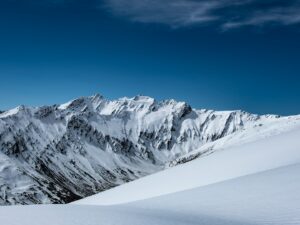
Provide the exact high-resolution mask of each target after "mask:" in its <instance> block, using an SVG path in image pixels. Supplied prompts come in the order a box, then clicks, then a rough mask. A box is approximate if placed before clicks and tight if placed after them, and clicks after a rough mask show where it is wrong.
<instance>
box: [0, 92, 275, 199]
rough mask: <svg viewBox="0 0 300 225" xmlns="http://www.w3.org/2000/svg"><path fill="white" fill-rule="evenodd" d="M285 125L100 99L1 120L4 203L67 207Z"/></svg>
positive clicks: (18, 112)
mask: <svg viewBox="0 0 300 225" xmlns="http://www.w3.org/2000/svg"><path fill="white" fill-rule="evenodd" d="M279 120H280V118H277V116H259V115H255V114H250V113H246V112H242V111H222V112H218V111H213V110H205V109H201V110H196V109H192V107H191V106H190V105H189V104H187V103H185V102H177V101H175V100H165V101H156V100H155V99H153V98H151V97H147V96H135V97H133V98H120V99H117V100H107V99H105V98H104V97H103V96H101V95H99V94H97V95H93V96H90V97H81V98H78V99H75V100H72V101H70V102H67V103H65V104H61V105H52V106H42V107H25V106H20V107H17V108H15V109H12V110H8V111H6V112H3V113H2V114H0V159H1V163H0V191H1V192H0V193H1V194H0V204H20V203H21V204H31V203H65V202H70V201H72V200H75V199H80V198H82V197H86V196H88V195H91V194H94V193H97V192H99V191H103V190H106V189H109V188H111V187H114V186H116V185H119V184H122V183H124V182H128V181H131V180H134V179H137V178H139V177H142V176H145V175H147V174H150V173H153V172H156V171H158V170H162V169H164V168H165V167H166V165H169V163H170V162H172V161H174V160H175V159H177V158H178V157H182V156H184V155H185V154H187V153H189V152H192V151H193V150H195V149H198V148H199V147H201V146H204V145H205V144H207V143H211V142H214V141H216V140H219V139H221V138H223V137H226V136H228V135H231V134H234V133H236V132H240V131H243V130H247V129H250V128H253V127H256V126H262V125H267V124H270V123H273V122H276V121H279Z"/></svg>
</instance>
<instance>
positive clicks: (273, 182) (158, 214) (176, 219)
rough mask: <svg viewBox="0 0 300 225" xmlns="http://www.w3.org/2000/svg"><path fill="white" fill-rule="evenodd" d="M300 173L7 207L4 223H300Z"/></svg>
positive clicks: (291, 169) (1, 211) (1, 216)
mask: <svg viewBox="0 0 300 225" xmlns="http://www.w3.org/2000/svg"><path fill="white" fill-rule="evenodd" d="M299 174H300V164H295V165H290V166H287V167H281V168H278V169H273V170H268V171H265V172H261V173H257V174H253V175H249V176H244V177H241V178H236V179H233V180H229V181H225V182H221V183H217V184H212V185H208V186H205V187H199V188H196V189H193V190H188V191H184V192H178V193H174V194H171V195H165V196H160V197H158V198H154V199H148V200H143V201H139V202H135V203H131V204H125V205H114V206H88V205H70V204H69V205H45V206H42V205H39V206H6V207H1V208H0V224H5V225H20V224H23V225H41V224H43V225H83V224H84V225H153V224H156V225H170V224H172V225H173V224H174V225H187V224H199V225H258V224H260V225H287V224H289V225H292V224H293V225H296V224H300V178H299ZM141 191H142V190H141ZM124 194H125V193H124Z"/></svg>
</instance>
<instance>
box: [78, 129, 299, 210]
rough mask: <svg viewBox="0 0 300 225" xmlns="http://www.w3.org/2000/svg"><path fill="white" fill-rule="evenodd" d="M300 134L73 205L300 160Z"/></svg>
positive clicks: (121, 199)
mask: <svg viewBox="0 0 300 225" xmlns="http://www.w3.org/2000/svg"><path fill="white" fill-rule="evenodd" d="M299 137H300V128H299V127H298V128H295V129H294V130H292V131H289V132H286V133H282V134H279V135H275V136H272V137H268V138H265V139H262V140H258V141H255V142H252V143H248V144H244V145H242V146H237V147H232V148H229V149H226V150H220V151H217V152H214V153H213V154H210V155H208V156H205V157H200V158H198V159H195V160H193V161H191V162H189V163H186V164H182V165H178V166H176V167H173V168H170V169H168V170H165V171H162V172H159V173H156V174H153V175H150V176H147V177H144V178H141V179H139V180H136V181H133V182H130V183H127V184H124V185H121V186H119V187H116V188H113V189H110V190H108V191H105V192H102V193H99V194H97V195H93V196H91V197H88V198H85V199H82V200H79V201H77V202H74V203H73V204H89V205H111V204H119V203H126V202H132V201H136V200H141V199H147V198H151V197H156V196H161V195H165V194H169V193H174V192H178V191H183V190H188V189H192V188H196V187H201V186H204V185H209V184H213V183H217V182H221V181H225V180H228V179H233V178H237V177H241V176H245V175H249V174H254V173H258V172H262V171H266V170H270V169H274V168H278V167H282V166H287V165H292V164H296V163H300V139H299ZM212 197H213V196H212Z"/></svg>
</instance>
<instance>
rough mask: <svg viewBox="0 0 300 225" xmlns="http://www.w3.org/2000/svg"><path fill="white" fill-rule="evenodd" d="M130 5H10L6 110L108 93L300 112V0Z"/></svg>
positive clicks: (1, 85) (5, 10) (13, 1)
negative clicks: (21, 105) (299, 1)
mask: <svg viewBox="0 0 300 225" xmlns="http://www.w3.org/2000/svg"><path fill="white" fill-rule="evenodd" d="M124 1H125V0H103V1H96V0H88V1H83V0H82V1H81V0H74V1H71V0H70V1H59V0H58V1H51V0H42V1H36V0H30V1H22V0H4V1H1V2H0V96H1V97H0V109H2V110H5V109H9V108H13V107H15V106H17V105H20V104H25V105H32V106H38V105H45V104H54V103H63V102H65V101H68V100H70V99H73V98H76V97H79V96H89V95H93V94H95V93H100V94H102V95H104V96H105V97H107V98H108V99H115V98H119V97H123V96H135V95H137V94H142V95H149V96H152V97H154V98H157V99H158V100H161V99H165V98H174V99H177V100H182V101H187V102H188V103H190V104H191V105H192V106H193V107H195V108H210V109H216V110H231V109H242V110H246V111H250V112H253V113H260V114H262V113H276V114H282V115H289V114H299V113H300V41H299V40H300V25H299V22H300V21H298V18H297V15H299V12H300V10H298V9H300V6H299V4H298V1H284V3H283V1H271V0H266V1H264V4H262V3H260V4H258V3H257V2H255V1H253V2H255V3H251V4H249V3H245V4H237V3H236V2H235V1H233V0H232V1H231V0H229V1H226V0H225V1H222V0H215V1H213V2H214V4H213V5H211V4H210V3H208V2H207V1H196V0H182V1H181V3H182V2H184V5H181V6H180V8H177V5H176V4H175V5H174V4H173V3H174V1H175V3H176V1H179V0H174V1H173V2H172V1H170V0H167V1H166V3H165V5H160V4H161V3H159V2H162V1H156V0H154V1H153V5H151V6H149V4H148V5H147V6H145V5H143V1H145V0H140V1H137V0H129V1H127V3H124ZM224 2H227V3H230V4H231V5H230V4H229V5H230V6H228V5H225V3H224ZM242 2H243V1H242ZM260 2H261V1H260ZM195 9H197V11H194V10H195ZM237 9H238V10H239V14H236V11H237ZM199 12H200V13H199ZM191 15H193V16H191ZM195 15H196V16H195ZM299 20H300V19H299Z"/></svg>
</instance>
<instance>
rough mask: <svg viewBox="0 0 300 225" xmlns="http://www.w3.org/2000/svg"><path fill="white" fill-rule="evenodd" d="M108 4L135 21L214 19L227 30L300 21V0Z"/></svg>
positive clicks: (125, 0)
mask: <svg viewBox="0 0 300 225" xmlns="http://www.w3.org/2000/svg"><path fill="white" fill-rule="evenodd" d="M104 6H105V8H106V9H108V10H109V11H110V12H111V13H113V14H114V15H116V16H122V17H126V18H127V19H129V20H131V21H134V22H141V23H158V24H165V25H168V26H171V27H175V28H179V27H185V26H192V25H207V24H212V23H214V24H216V25H217V26H219V27H221V28H222V29H224V30H227V29H233V28H238V27H243V26H265V25H268V24H277V25H291V24H298V23H300V0H239V1H237V0H105V1H104Z"/></svg>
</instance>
